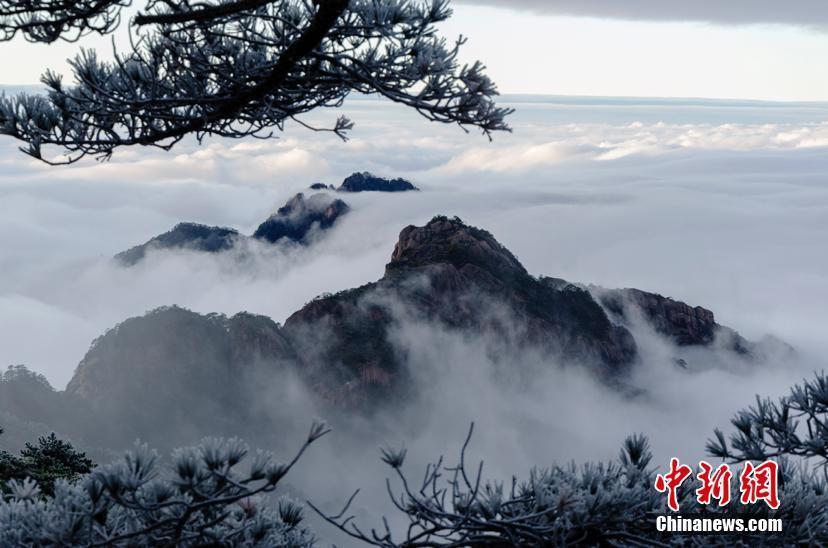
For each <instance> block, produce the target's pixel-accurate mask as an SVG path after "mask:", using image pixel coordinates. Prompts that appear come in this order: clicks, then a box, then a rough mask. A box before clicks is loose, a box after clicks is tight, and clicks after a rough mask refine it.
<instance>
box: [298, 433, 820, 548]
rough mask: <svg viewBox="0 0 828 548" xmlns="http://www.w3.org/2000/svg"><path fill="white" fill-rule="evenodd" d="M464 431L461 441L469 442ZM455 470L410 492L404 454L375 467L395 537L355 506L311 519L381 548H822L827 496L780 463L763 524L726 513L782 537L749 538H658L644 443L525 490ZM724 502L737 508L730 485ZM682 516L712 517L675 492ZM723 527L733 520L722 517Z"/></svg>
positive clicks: (659, 506)
mask: <svg viewBox="0 0 828 548" xmlns="http://www.w3.org/2000/svg"><path fill="white" fill-rule="evenodd" d="M470 436H471V431H470V432H469V437H470ZM468 442H469V438H467V439H466V443H465V444H464V446H463V450H462V451H461V454H460V463H459V464H458V465H457V466H446V465H445V464H444V463H443V460H442V458H441V459H440V460H438V461H437V462H436V463H434V464H431V465H429V466H427V468H426V471H425V475H424V477H423V480H422V483H419V484H414V483H412V482H411V481H410V480H409V478H408V477H407V476H406V474H404V473H403V471H402V468H403V464H404V461H405V450H401V451H391V450H386V451H384V452H383V461H384V462H385V463H386V464H387V465H389V466H390V467H391V468H392V469H393V471H394V473H395V475H396V476H397V480H398V484H399V490H398V491H397V492H394V490H393V487H392V484H391V482H390V481H389V482H388V492H389V495H390V497H391V501H392V502H393V505H394V507H395V508H396V510H397V511H398V512H400V513H401V514H403V515H404V517H405V518H407V521H408V528H407V530H405V531H404V533H403V534H402V535H399V534H398V533H399V532H398V531H392V530H391V528H390V527H389V525H388V521H387V519H385V518H383V520H382V522H383V526H382V528H381V529H379V530H378V529H371V530H370V531H368V530H364V529H363V528H361V527H360V526H359V525H357V524H356V523H355V521H354V517H353V516H352V515H349V513H348V509H349V507H350V505H351V503H352V502H353V500H354V497H355V496H356V493H355V494H354V497H352V498H351V500H350V501H349V502H348V504H347V505H346V506H345V508H344V509H343V510H342V511H341V512H340V513H338V514H336V515H326V514H325V513H324V512H322V511H321V510H319V509H318V508H317V507H316V506H313V505H311V506H312V507H313V509H314V510H315V511H316V512H317V513H319V514H321V515H322V516H323V518H325V519H326V520H327V521H328V522H329V523H331V524H333V525H334V526H336V527H337V528H338V529H340V530H341V531H343V532H344V533H346V534H348V535H349V536H350V537H352V538H353V539H356V540H357V541H359V542H360V543H365V544H368V545H373V546H379V547H383V548H401V547H415V546H473V547H484V546H485V547H489V546H498V547H506V546H668V545H683V546H711V545H717V546H739V545H741V546H779V545H794V544H804V545H826V544H827V543H828V526H827V524H826V519H827V518H828V496H826V484H825V481H824V480H823V479H822V478H820V477H819V476H817V475H816V474H813V473H811V472H808V471H807V470H806V469H805V468H804V467H794V466H791V465H790V464H789V463H788V462H787V461H784V460H782V461H781V463H782V464H783V465H782V466H781V478H780V486H781V488H780V498H781V499H782V500H783V501H784V504H783V506H782V508H780V509H779V510H778V511H776V512H774V513H773V514H769V513H768V510H767V508H765V507H764V505H762V506H742V507H726V511H728V512H731V513H733V512H739V513H740V515H741V516H742V517H745V518H754V517H757V518H761V517H773V518H781V519H782V520H783V526H784V529H783V533H782V534H781V535H780V534H767V533H762V534H760V533H756V534H753V535H748V534H744V535H739V536H736V535H721V536H714V535H710V534H676V533H660V532H658V531H657V530H656V528H655V522H656V517H657V516H659V515H665V514H668V513H669V511H668V510H667V508H666V504H665V497H664V496H663V495H662V494H660V493H658V492H656V490H655V489H654V488H653V485H654V480H655V475H656V472H655V470H654V469H653V468H652V467H650V466H649V464H650V461H651V459H652V454H651V453H650V451H649V444H648V441H647V439H646V438H644V437H643V436H632V437H629V438H627V440H626V441H625V443H624V447H623V449H622V450H621V453H620V456H619V460H618V462H615V463H606V464H604V463H598V464H596V463H588V464H585V465H583V466H580V467H578V466H576V465H575V464H572V465H569V466H563V467H562V466H554V467H552V468H549V469H543V470H541V469H535V470H533V471H532V472H531V473H530V475H529V479H528V481H525V482H523V483H520V484H519V483H518V482H517V481H516V480H515V479H513V480H512V483H511V486H509V487H508V488H507V487H505V486H504V485H503V484H500V483H496V482H485V481H484V480H483V479H482V470H483V463H480V465H479V466H478V467H477V469H476V470H474V471H472V470H470V469H469V468H468V467H467V465H466V458H465V452H466V447H467V445H468ZM732 489H733V493H732V495H731V498H734V499H735V498H737V493H736V489H737V485H736V484H732ZM679 497H680V503H681V508H682V513H683V514H686V513H696V514H698V513H705V512H707V513H708V515H709V516H710V517H716V516H717V514H718V513H719V512H720V510H718V509H714V508H713V507H702V506H700V505H699V504H698V503H697V502H696V497H695V490H694V488H693V487H688V488H685V489H683V490H680V491H679ZM727 517H732V514H730V515H729V516H727Z"/></svg>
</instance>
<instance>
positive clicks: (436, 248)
mask: <svg viewBox="0 0 828 548" xmlns="http://www.w3.org/2000/svg"><path fill="white" fill-rule="evenodd" d="M438 263H449V264H452V265H453V266H455V267H456V268H458V269H459V268H463V267H464V266H466V265H473V266H476V267H478V268H482V269H485V270H487V271H489V272H490V273H491V274H494V275H496V276H497V277H499V278H510V279H511V278H514V277H516V276H518V277H524V276H529V273H528V272H527V271H526V269H525V268H524V267H523V265H522V264H520V261H518V259H517V257H515V256H514V255H513V254H512V253H511V252H510V251H509V250H508V249H506V247H504V246H503V245H502V244H501V243H500V242H498V241H497V240H496V239H495V238H494V236H492V235H491V234H490V233H489V232H487V231H485V230H482V229H480V228H476V227H473V226H469V225H467V224H465V223H464V222H463V221H462V220H461V219H460V218H458V217H454V218H449V217H445V216H437V217H434V218H433V219H431V221H429V222H428V223H427V224H426V225H425V226H421V227H418V226H413V225H411V226H407V227H405V228H404V229H403V230H402V232H400V237H399V240H398V241H397V244H396V246H395V247H394V252H393V254H392V255H391V262H390V263H388V265H387V266H386V273H389V274H391V273H393V272H394V271H395V270H399V269H403V268H417V267H423V266H427V265H431V264H438Z"/></svg>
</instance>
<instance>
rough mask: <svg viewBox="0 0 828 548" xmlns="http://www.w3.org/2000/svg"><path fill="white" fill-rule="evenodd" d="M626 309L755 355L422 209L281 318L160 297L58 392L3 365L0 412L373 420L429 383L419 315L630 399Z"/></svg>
mask: <svg viewBox="0 0 828 548" xmlns="http://www.w3.org/2000/svg"><path fill="white" fill-rule="evenodd" d="M596 296H597V298H596ZM636 319H639V320H641V319H643V321H644V322H645V323H646V324H647V325H648V326H650V327H651V328H652V329H653V330H655V331H656V332H658V333H660V334H661V335H663V336H664V337H666V338H667V339H668V340H670V341H671V342H673V343H675V344H676V345H678V346H679V347H700V348H716V349H718V350H723V351H725V352H728V353H730V354H732V355H733V357H734V358H735V359H738V360H742V361H744V362H745V363H751V362H756V361H758V360H761V359H763V355H762V353H761V352H760V351H759V347H758V346H757V345H756V344H754V343H751V342H749V341H747V340H745V339H744V338H742V337H741V336H740V335H738V333H736V332H735V331H733V330H731V329H729V328H727V327H723V326H720V325H718V324H717V323H716V322H715V319H714V317H713V313H712V312H710V311H708V310H706V309H703V308H701V307H691V306H689V305H687V304H685V303H682V302H680V301H675V300H673V299H669V298H665V297H661V296H660V295H655V294H652V293H647V292H644V291H640V290H636V289H625V290H605V289H601V288H596V287H592V288H587V287H584V286H581V285H577V284H573V283H569V282H567V281H565V280H561V279H559V278H548V277H539V278H538V277H535V276H532V275H531V274H529V273H528V272H527V270H526V269H525V268H524V267H523V265H522V264H521V263H520V261H518V259H517V258H516V257H515V256H514V255H513V254H512V253H511V252H510V251H509V250H508V249H506V248H505V247H504V246H503V245H502V244H500V243H499V242H498V241H497V240H496V239H495V238H494V236H492V235H491V234H490V233H488V232H486V231H485V230H482V229H479V228H476V227H473V226H469V225H467V224H465V223H463V222H462V221H461V220H460V219H457V218H454V219H450V218H447V217H435V218H433V219H432V220H431V221H430V222H428V223H427V224H426V225H425V226H422V227H416V226H409V227H406V228H405V229H403V230H402V232H401V233H400V237H399V240H398V242H397V244H396V246H395V248H394V250H393V253H392V255H391V261H390V262H389V263H388V264H387V265H386V268H385V273H384V275H383V277H382V278H380V279H379V280H378V281H376V282H373V283H369V284H366V285H363V286H361V287H359V288H355V289H351V290H346V291H343V292H340V293H337V294H334V295H322V296H320V297H318V298H316V299H314V300H312V301H311V302H309V303H307V304H306V305H305V306H304V307H303V308H302V309H300V310H298V311H296V312H295V313H294V314H292V315H291V316H290V317H289V318H288V319H287V320H286V322H285V324H284V326H281V325H279V324H277V323H276V322H274V321H273V320H272V319H270V318H267V317H265V316H261V315H254V314H249V313H244V312H242V313H238V314H236V315H234V316H232V317H227V316H224V315H221V314H208V315H201V314H197V313H195V312H191V311H189V310H186V309H183V308H180V307H176V306H168V307H162V308H159V309H156V310H153V311H151V312H149V313H147V314H146V315H144V316H140V317H135V318H130V319H128V320H125V321H123V322H121V323H119V324H118V325H117V326H115V327H113V328H112V329H110V330H108V331H107V332H106V333H104V334H103V335H101V336H100V337H99V338H98V339H96V340H95V341H94V342H93V343H92V345H91V347H90V349H89V351H88V352H87V354H86V356H85V357H84V358H83V359H82V360H81V362H80V363H79V364H78V366H77V369H76V370H75V374H74V376H73V377H72V380H71V381H70V382H69V385H68V386H67V388H66V391H65V392H57V391H55V390H53V389H52V388H51V387H50V386H49V384H48V382H46V380H45V379H44V378H43V377H40V376H38V375H36V374H34V373H30V372H27V371H26V370H25V369H22V368H18V369H14V370H9V372H8V373H7V374H6V375H5V377H4V378H3V382H2V383H0V390H5V392H0V393H6V392H8V393H10V394H17V396H15V397H2V398H0V412H4V413H8V414H10V415H13V416H20V417H23V418H25V419H26V420H35V421H38V422H41V423H44V424H47V425H49V427H51V428H54V429H56V430H58V431H61V432H64V433H66V434H68V435H70V436H73V437H76V438H78V439H81V440H84V441H85V442H86V443H87V444H90V445H92V446H98V447H123V446H128V445H129V444H130V443H131V442H132V441H133V440H135V439H143V440H148V441H151V442H152V443H153V444H155V445H157V446H174V445H176V444H179V443H182V440H197V439H199V438H200V437H202V436H206V435H211V434H212V435H216V434H219V435H242V436H245V435H246V437H249V438H251V439H263V438H264V437H266V433H267V432H268V431H269V430H272V429H273V428H276V427H281V428H286V427H288V426H287V425H290V424H291V423H294V422H295V421H296V416H295V414H296V413H297V409H299V408H302V409H303V411H307V410H308V408H311V409H314V410H315V411H316V412H321V413H325V414H331V413H333V414H334V415H337V414H339V413H341V412H342V411H348V412H349V413H356V414H357V415H359V416H364V417H367V418H368V420H371V419H370V417H372V416H374V415H376V414H378V413H387V412H388V410H389V409H390V408H391V407H390V406H391V402H395V403H394V408H395V413H402V414H403V415H404V414H405V413H406V412H407V411H406V404H405V403H404V402H409V404H410V405H412V406H413V407H412V409H416V405H415V402H417V401H419V399H421V398H422V397H424V396H427V394H426V393H427V392H428V387H424V386H422V384H421V383H418V382H415V379H416V378H417V376H418V374H419V373H418V372H417V371H415V370H412V365H411V363H410V361H409V355H410V354H412V353H413V354H417V353H419V352H422V349H420V348H417V347H416V343H413V345H412V342H411V341H410V340H409V341H405V340H404V338H401V337H400V334H401V331H402V330H404V329H406V327H407V326H417V325H425V326H432V327H434V328H437V329H440V330H443V331H445V332H447V333H455V334H457V336H459V337H461V338H472V339H475V340H479V341H483V346H482V347H481V351H482V352H483V353H484V354H485V355H486V356H487V359H488V360H491V362H492V363H495V364H498V365H497V368H498V374H503V375H507V376H509V377H511V378H512V379H513V380H515V379H524V381H527V382H531V379H532V378H533V377H534V376H537V375H539V374H543V375H548V374H549V373H550V372H554V371H556V370H559V369H560V368H562V367H563V368H573V367H574V368H577V369H579V370H582V371H583V372H585V373H586V374H587V375H588V376H591V377H593V378H595V379H597V380H598V382H600V383H603V384H606V385H607V386H608V387H613V388H612V389H613V390H617V391H619V392H620V393H621V394H627V395H628V396H629V397H635V396H634V395H633V394H634V391H635V390H640V388H641V387H636V386H635V382H634V380H633V379H634V376H633V373H634V370H635V368H636V367H638V363H639V362H640V359H641V356H640V353H639V349H638V345H637V343H636V340H635V338H634V336H633V334H632V333H631V331H630V329H628V327H627V326H630V327H631V328H632V326H633V325H634V323H635V321H636ZM780 344H781V343H780ZM526 353H535V354H537V355H538V356H540V357H541V359H540V362H539V363H540V367H542V368H543V369H544V370H545V371H540V372H539V371H538V370H535V369H530V368H522V366H521V365H520V363H519V360H518V361H515V360H514V357H515V356H520V355H522V354H526ZM662 367H664V368H671V367H675V365H674V364H673V363H671V362H670V361H665V363H663V364H662ZM480 374H484V373H483V371H481V372H480ZM434 381H435V382H437V383H440V382H441V379H439V373H438V378H435V379H434ZM518 382H522V381H518ZM291 401H293V403H292V404H291V403H290V402H291ZM326 410H327V411H326ZM333 410H336V411H333ZM79 416H83V417H86V420H84V421H78V420H77V417H79ZM13 427H14V425H12V428H13Z"/></svg>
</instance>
